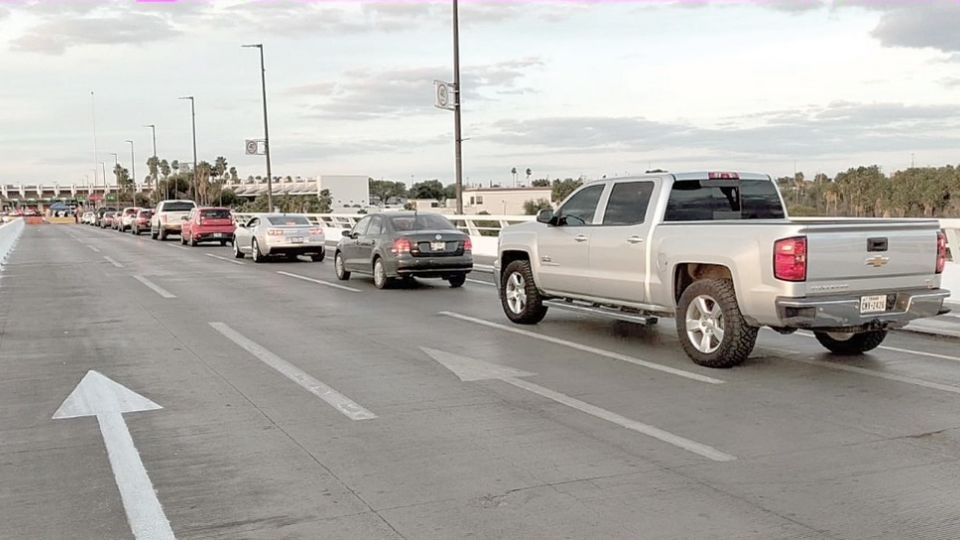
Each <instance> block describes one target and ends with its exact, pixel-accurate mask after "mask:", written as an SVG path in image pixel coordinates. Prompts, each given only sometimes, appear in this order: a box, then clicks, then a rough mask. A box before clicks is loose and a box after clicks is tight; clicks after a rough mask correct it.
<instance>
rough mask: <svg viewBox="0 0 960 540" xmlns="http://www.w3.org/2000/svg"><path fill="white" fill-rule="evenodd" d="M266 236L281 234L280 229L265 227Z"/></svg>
mask: <svg viewBox="0 0 960 540" xmlns="http://www.w3.org/2000/svg"><path fill="white" fill-rule="evenodd" d="M267 236H283V230H281V229H267Z"/></svg>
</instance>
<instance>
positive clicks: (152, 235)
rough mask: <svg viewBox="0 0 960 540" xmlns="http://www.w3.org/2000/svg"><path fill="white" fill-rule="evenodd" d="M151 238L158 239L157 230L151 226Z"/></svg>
mask: <svg viewBox="0 0 960 540" xmlns="http://www.w3.org/2000/svg"><path fill="white" fill-rule="evenodd" d="M150 238H151V239H153V240H156V239H157V232H156V231H154V230H153V228H152V227H151V228H150Z"/></svg>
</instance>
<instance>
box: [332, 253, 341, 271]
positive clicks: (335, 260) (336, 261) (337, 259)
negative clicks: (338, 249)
mask: <svg viewBox="0 0 960 540" xmlns="http://www.w3.org/2000/svg"><path fill="white" fill-rule="evenodd" d="M333 264H334V266H336V267H337V277H343V257H341V256H340V254H339V253H337V256H336V257H334V258H333Z"/></svg>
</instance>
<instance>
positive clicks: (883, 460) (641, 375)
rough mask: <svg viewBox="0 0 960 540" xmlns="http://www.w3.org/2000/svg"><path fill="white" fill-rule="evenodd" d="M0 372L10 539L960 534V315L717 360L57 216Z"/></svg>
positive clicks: (20, 301) (644, 332)
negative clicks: (929, 327)
mask: <svg viewBox="0 0 960 540" xmlns="http://www.w3.org/2000/svg"><path fill="white" fill-rule="evenodd" d="M322 219H325V220H327V219H329V220H330V221H331V222H332V221H333V219H334V218H332V217H329V216H328V217H323V218H322ZM337 219H350V218H349V217H347V216H344V217H342V218H337ZM491 219H492V220H494V221H497V220H498V218H490V217H487V220H491ZM504 220H505V221H509V220H508V219H506V218H505V219H504ZM473 225H474V226H478V225H477V224H476V223H474V224H473ZM14 227H17V228H22V225H18V224H11V225H7V226H5V227H4V228H3V229H0V249H3V244H2V238H3V236H2V235H3V234H8V235H10V233H9V232H10V231H14ZM331 230H333V228H331ZM4 231H8V232H7V233H4ZM13 236H14V235H10V237H13ZM485 238H489V237H485ZM0 373H2V374H3V375H2V377H0V479H2V482H0V486H2V488H0V538H45V539H46V538H71V539H103V538H133V537H136V538H163V539H169V538H180V539H187V538H198V539H199V538H207V539H212V538H223V539H235V538H258V539H277V538H310V539H313V538H362V539H380V538H383V539H400V538H406V539H438V540H447V539H452V538H467V537H469V538H484V539H505V538H511V539H512V538H517V539H527V538H551V539H553V538H584V539H600V538H629V539H636V538H644V539H649V538H671V539H672V538H677V539H679V538H684V539H687V538H706V537H712V538H724V539H726V538H738V539H757V540H769V539H781V538H793V539H800V538H803V539H812V538H824V539H827V538H888V539H897V540H899V539H902V538H957V537H960V521H958V520H957V501H958V500H960V482H958V481H957V480H958V478H960V427H958V424H957V410H958V406H960V349H958V347H957V341H955V340H945V339H939V338H932V337H927V336H923V335H918V334H913V333H906V332H902V333H896V334H894V335H893V336H892V337H891V338H890V339H889V340H888V341H887V342H886V343H885V344H884V346H883V347H881V348H880V349H878V350H876V351H874V352H872V353H870V354H868V355H866V356H865V357H863V358H852V359H841V358H835V357H831V356H829V355H827V354H824V352H823V350H822V349H821V348H820V347H819V346H818V345H817V343H816V341H815V340H813V339H812V338H811V336H810V335H808V334H805V333H798V334H795V335H791V336H781V335H777V334H775V333H773V332H766V331H765V332H762V333H761V337H760V341H759V346H758V348H757V350H756V352H755V353H754V355H753V356H752V357H751V359H750V360H749V361H748V362H747V363H746V364H745V365H744V366H742V367H740V368H737V369H733V370H725V371H717V370H709V369H705V368H700V367H698V366H696V365H694V364H692V363H691V362H689V360H688V359H687V358H686V356H685V355H684V354H683V352H682V351H681V350H680V348H679V346H678V344H677V339H676V334H675V331H674V328H673V325H672V323H671V322H670V321H662V322H661V323H660V324H658V325H655V326H650V327H644V326H639V325H632V324H625V323H615V322H611V321H608V320H598V319H594V318H590V317H585V316H581V315H577V314H572V313H567V312H551V313H550V314H549V315H548V317H547V319H546V320H545V321H544V322H543V323H541V324H539V325H537V326H533V327H523V328H521V327H517V326H513V325H510V324H509V323H508V322H507V321H506V319H505V318H504V317H503V315H502V313H501V311H500V307H499V305H498V300H497V297H496V294H495V287H494V286H493V284H492V281H491V276H490V275H489V274H485V273H483V272H477V273H475V274H474V275H472V276H471V280H470V281H469V282H468V283H467V284H466V286H465V287H464V288H462V289H450V288H448V287H446V284H445V283H443V282H434V281H422V282H420V283H417V284H415V285H411V286H409V287H402V288H397V289H393V290H385V291H381V290H377V289H375V288H374V287H373V285H372V283H371V281H370V280H369V279H365V278H363V277H357V278H355V279H353V280H351V281H348V282H340V281H337V280H336V278H335V277H334V273H333V269H332V264H331V262H330V260H329V259H327V261H326V262H323V263H310V262H306V261H302V262H298V263H287V262H282V263H281V262H276V263H267V264H253V263H251V262H250V261H249V259H245V260H237V259H234V258H232V256H231V252H230V248H229V247H224V248H221V247H220V246H210V247H206V246H202V247H199V248H188V247H183V246H180V245H179V244H178V243H177V242H157V241H153V240H150V239H149V238H147V237H146V236H143V237H133V236H131V235H129V234H119V233H115V232H111V231H105V230H100V229H95V228H91V227H83V226H68V225H64V226H52V225H51V226H28V227H25V228H23V232H22V236H20V238H19V242H18V243H17V245H16V248H15V249H14V250H13V251H12V254H11V256H10V257H9V258H8V260H7V263H6V265H4V267H3V272H2V273H0Z"/></svg>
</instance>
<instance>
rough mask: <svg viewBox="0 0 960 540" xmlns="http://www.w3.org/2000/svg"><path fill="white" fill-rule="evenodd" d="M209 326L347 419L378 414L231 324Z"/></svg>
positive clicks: (368, 417)
mask: <svg viewBox="0 0 960 540" xmlns="http://www.w3.org/2000/svg"><path fill="white" fill-rule="evenodd" d="M210 326H212V327H213V329H214V330H216V331H217V332H220V333H221V334H223V336H224V337H226V338H227V339H229V340H230V341H232V342H234V343H236V344H237V345H239V346H240V347H241V348H242V349H244V350H246V351H247V352H249V353H250V354H252V355H253V356H255V357H256V358H257V359H258V360H260V361H261V362H263V363H264V364H266V365H268V366H270V367H271V368H273V369H275V370H276V371H278V372H279V373H280V374H281V375H283V376H284V377H286V378H288V379H290V380H291V381H293V382H295V383H297V384H298V385H300V386H301V387H303V389H305V390H306V391H307V392H310V393H311V394H313V395H315V396H317V397H318V398H320V399H322V400H324V401H326V402H327V403H328V404H330V405H331V406H332V407H333V408H334V409H336V410H338V411H340V412H341V413H342V414H343V415H344V416H346V417H347V418H349V419H351V420H370V419H373V418H376V417H377V415H375V414H373V413H372V412H370V411H368V410H367V409H365V408H363V407H361V406H360V405H358V404H357V403H356V402H354V401H353V400H352V399H350V398H348V397H347V396H345V395H343V394H341V393H340V392H337V391H336V390H334V389H333V388H331V387H329V386H327V385H326V384H325V383H323V382H322V381H320V380H319V379H316V378H314V377H313V376H311V375H310V374H308V373H307V372H306V371H303V370H302V369H300V368H298V367H297V366H295V365H293V364H291V363H290V362H287V361H286V360H284V359H283V358H280V357H279V356H277V355H275V354H273V353H272V352H270V351H268V350H267V349H265V348H263V347H262V346H260V345H259V344H258V343H256V342H254V341H252V340H250V339H248V338H247V337H246V336H244V335H242V334H240V333H239V332H237V331H236V330H234V329H233V328H230V326H228V325H227V324H225V323H222V322H211V323H210Z"/></svg>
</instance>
